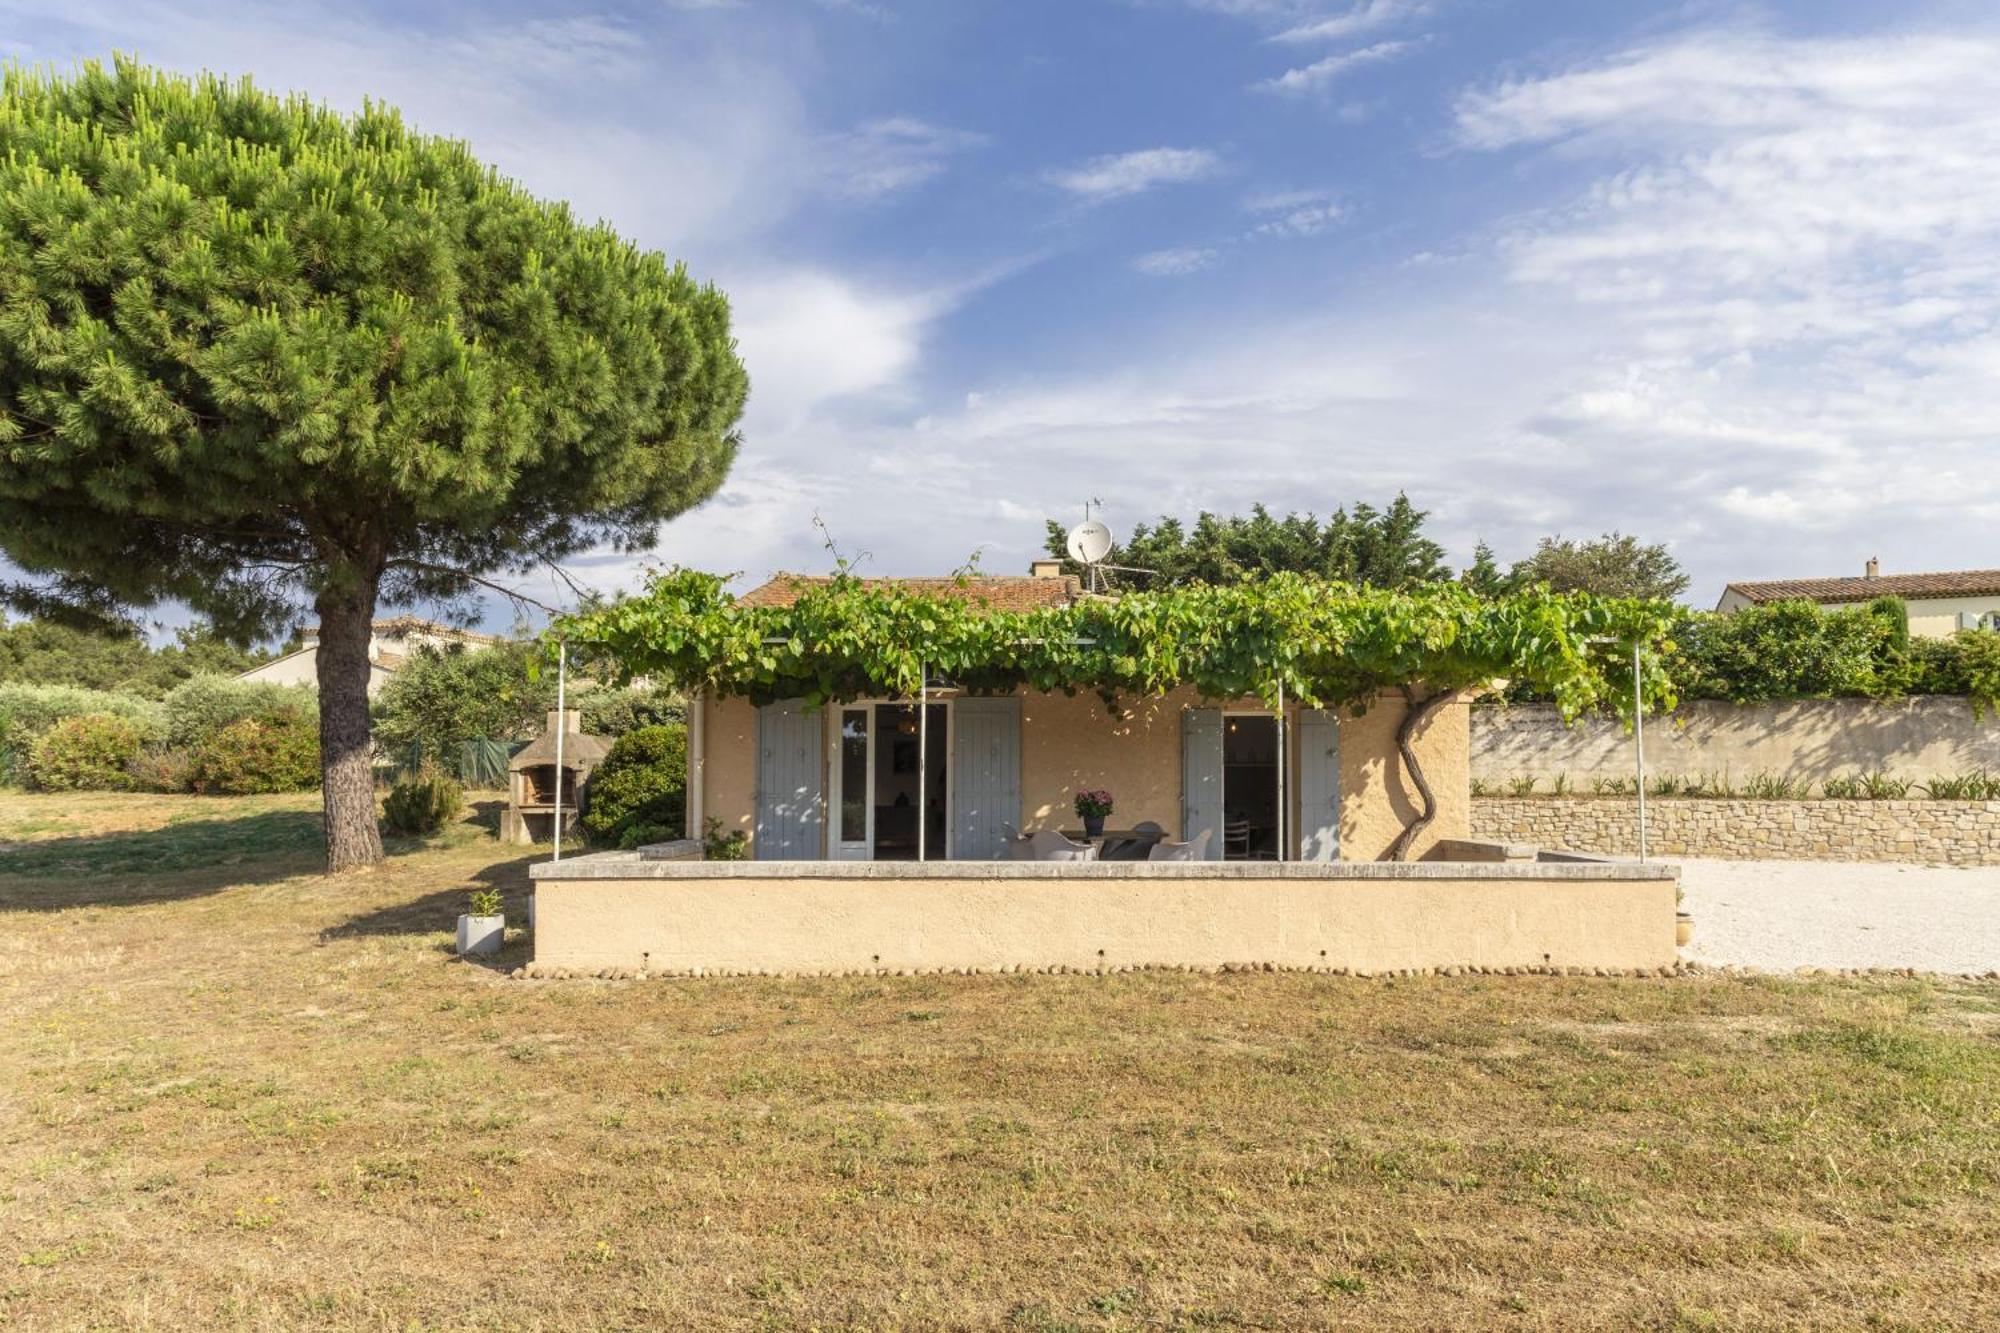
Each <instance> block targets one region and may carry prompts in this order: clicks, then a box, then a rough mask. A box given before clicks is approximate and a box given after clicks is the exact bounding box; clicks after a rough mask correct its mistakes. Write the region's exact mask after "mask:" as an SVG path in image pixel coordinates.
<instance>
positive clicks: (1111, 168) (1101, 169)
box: [1047, 148, 1222, 200]
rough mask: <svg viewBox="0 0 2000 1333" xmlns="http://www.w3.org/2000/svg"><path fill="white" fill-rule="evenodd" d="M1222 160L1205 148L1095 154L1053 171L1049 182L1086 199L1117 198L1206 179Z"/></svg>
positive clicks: (1049, 175)
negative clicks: (1077, 164) (1077, 163)
mask: <svg viewBox="0 0 2000 1333" xmlns="http://www.w3.org/2000/svg"><path fill="white" fill-rule="evenodd" d="M1221 167H1222V161H1221V159H1220V158H1218V157H1217V156H1216V155H1215V154H1214V153H1213V152H1211V151H1209V150H1208V149H1206V148H1142V149H1139V150H1138V151H1137V152H1131V153H1112V154H1109V155H1107V156H1104V157H1094V158H1092V159H1090V160H1089V161H1088V162H1085V163H1082V164H1081V165H1079V166H1075V167H1070V168H1068V169H1066V170H1062V171H1052V172H1050V173H1049V174H1048V177H1047V179H1048V181H1049V183H1050V184H1052V185H1057V186H1060V187H1061V188H1063V189H1065V190H1067V191H1069V192H1070V193H1071V194H1074V195H1080V196H1081V197H1083V198H1085V199H1090V200H1100V199H1117V198H1121V197H1123V196H1125V195H1128V194H1138V193H1140V192H1141V191H1143V190H1150V189H1152V188H1153V187H1154V186H1156V185H1179V184H1184V183H1186V182H1190V181H1200V180H1207V179H1209V178H1210V177H1212V176H1214V175H1215V174H1216V173H1217V172H1218V171H1219V170H1221Z"/></svg>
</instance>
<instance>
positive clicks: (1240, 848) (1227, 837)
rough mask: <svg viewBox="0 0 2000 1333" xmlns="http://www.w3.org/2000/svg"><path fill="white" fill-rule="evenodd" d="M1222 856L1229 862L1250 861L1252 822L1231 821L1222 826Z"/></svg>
mask: <svg viewBox="0 0 2000 1333" xmlns="http://www.w3.org/2000/svg"><path fill="white" fill-rule="evenodd" d="M1222 856H1223V859H1224V860H1228V861H1247V860H1249V859H1250V821H1249V820H1247V819H1231V820H1228V821H1227V822H1225V823H1224V824H1223V826H1222Z"/></svg>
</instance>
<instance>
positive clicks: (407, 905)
mask: <svg viewBox="0 0 2000 1333" xmlns="http://www.w3.org/2000/svg"><path fill="white" fill-rule="evenodd" d="M547 855H548V854H547V853H546V852H542V851H524V852H523V853H522V854H521V855H519V856H514V857H509V858H508V859H507V860H504V861H495V862H494V863H493V864H491V865H487V866H481V867H480V868H479V869H477V870H474V871H472V872H470V873H469V874H466V875H464V876H462V877H459V878H458V879H457V880H456V882H454V883H453V884H452V885H451V886H450V887H449V888H444V889H438V890H435V891H433V892H430V893H426V894H423V895H422V896H421V897H417V898H412V899H410V900H408V901H407V902H400V903H391V904H389V905H388V906H386V907H378V908H376V909H375V910H374V911H372V912H364V913H362V914H361V915H360V916H356V917H351V918H349V919H348V920H346V921H343V922H341V923H340V924H339V925H337V926H328V927H327V928H326V929H325V930H322V931H321V932H320V933H319V937H320V940H321V941H322V942H326V941H331V940H346V939H355V938H357V937H361V936H368V935H430V934H435V933H436V932H438V931H441V930H442V931H451V930H453V929H455V928H456V926H457V922H458V917H459V913H461V912H463V911H465V910H466V905H467V904H466V895H467V894H469V893H471V892H472V891H473V890H474V889H493V890H496V891H497V892H498V893H499V894H500V899H501V908H500V910H501V911H502V912H503V913H504V914H505V915H506V917H507V923H508V925H509V926H525V925H527V924H528V887H529V885H528V867H529V866H531V865H533V864H535V863H536V862H537V861H541V860H545V859H547ZM454 947H455V946H454V945H453V944H446V945H445V946H444V948H445V949H446V950H447V951H450V950H451V949H452V948H454ZM503 959H505V960H506V961H505V966H507V967H513V966H516V965H517V963H518V962H519V961H520V959H518V958H513V957H512V954H511V952H510V953H505V954H503ZM473 961H479V962H486V961H490V960H485V959H479V960H473Z"/></svg>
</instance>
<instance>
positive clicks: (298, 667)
mask: <svg viewBox="0 0 2000 1333" xmlns="http://www.w3.org/2000/svg"><path fill="white" fill-rule="evenodd" d="M370 630H371V632H370V634H369V637H368V693H369V694H370V695H373V694H375V693H377V692H378V691H380V690H381V688H382V687H383V686H384V685H385V684H387V683H388V681H389V677H390V676H392V675H394V674H395V672H396V669H397V668H398V667H400V666H402V665H403V663H404V661H405V660H407V659H408V658H409V656H410V654H411V653H414V652H415V651H416V650H417V649H419V648H445V647H448V646H450V645H452V644H460V645H463V646H464V647H466V648H468V649H476V648H487V647H491V646H492V645H493V644H496V643H499V642H500V639H498V638H497V637H495V636H493V635H491V634H475V633H473V632H472V631H471V630H463V629H455V628H453V627H452V626H450V625H440V624H438V623H437V622H436V621H434V620H420V619H418V618H417V617H416V616H396V617H394V618H393V619H388V620H378V621H376V622H375V623H374V624H373V625H372V626H370ZM236 679H238V680H255V681H269V682H271V683H272V684H276V685H313V686H317V685H318V684H319V634H318V632H317V631H308V632H307V633H306V636H305V642H304V643H303V644H302V645H301V646H300V647H298V648H296V649H294V650H293V651H291V652H289V653H286V654H285V655H284V656H283V657H277V658H273V659H272V660H271V661H269V662H266V663H264V664H263V665H262V666H256V667H252V668H250V670H248V671H245V672H243V673H242V674H241V675H239V676H238V677H237V678H236Z"/></svg>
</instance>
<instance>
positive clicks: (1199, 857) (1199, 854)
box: [1146, 829, 1210, 861]
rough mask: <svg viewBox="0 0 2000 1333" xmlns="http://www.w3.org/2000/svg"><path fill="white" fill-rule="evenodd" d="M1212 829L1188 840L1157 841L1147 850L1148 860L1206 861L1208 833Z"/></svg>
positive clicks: (1204, 830) (1205, 830)
mask: <svg viewBox="0 0 2000 1333" xmlns="http://www.w3.org/2000/svg"><path fill="white" fill-rule="evenodd" d="M1209 832H1210V830H1208V829H1203V830H1202V831H1201V832H1199V833H1197V834H1195V835H1194V836H1193V837H1192V838H1189V839H1188V840H1187V841H1186V842H1156V843H1154V844H1153V845H1152V847H1151V848H1150V849H1148V851H1147V852H1146V859H1147V860H1148V861H1206V860H1207V859H1208V835H1209Z"/></svg>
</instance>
